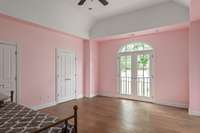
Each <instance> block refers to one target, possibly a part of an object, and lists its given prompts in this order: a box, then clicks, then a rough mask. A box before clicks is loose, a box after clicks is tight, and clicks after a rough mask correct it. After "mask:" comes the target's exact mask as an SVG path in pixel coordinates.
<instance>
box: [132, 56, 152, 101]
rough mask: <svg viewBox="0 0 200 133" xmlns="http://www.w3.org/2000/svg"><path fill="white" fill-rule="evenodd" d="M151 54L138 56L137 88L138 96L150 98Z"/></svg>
mask: <svg viewBox="0 0 200 133" xmlns="http://www.w3.org/2000/svg"><path fill="white" fill-rule="evenodd" d="M151 57H152V56H151V54H145V53H144V54H136V63H137V65H136V67H137V68H136V76H135V78H134V79H135V80H136V86H137V96H139V97H146V98H150V97H151V96H152V93H151V81H152V73H151Z"/></svg>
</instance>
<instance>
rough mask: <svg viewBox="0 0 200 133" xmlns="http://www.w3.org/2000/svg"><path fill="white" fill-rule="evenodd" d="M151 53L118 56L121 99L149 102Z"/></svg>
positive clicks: (150, 96) (151, 77) (150, 97)
mask: <svg viewBox="0 0 200 133" xmlns="http://www.w3.org/2000/svg"><path fill="white" fill-rule="evenodd" d="M152 57H153V55H152V52H151V51H140V52H132V53H125V54H124V53H123V54H120V55H119V94H120V96H122V97H126V98H131V99H135V100H141V101H151V99H152V96H153V91H152V79H153V76H152V75H153V74H152Z"/></svg>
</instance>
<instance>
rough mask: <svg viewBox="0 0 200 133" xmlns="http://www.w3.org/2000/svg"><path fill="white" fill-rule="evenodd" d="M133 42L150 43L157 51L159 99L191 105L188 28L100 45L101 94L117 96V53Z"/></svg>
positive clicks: (164, 101)
mask: <svg viewBox="0 0 200 133" xmlns="http://www.w3.org/2000/svg"><path fill="white" fill-rule="evenodd" d="M131 41H142V42H146V43H148V44H149V45H151V46H152V47H153V48H154V52H155V54H154V56H155V58H154V71H155V75H154V77H155V79H154V81H155V82H154V89H155V100H156V101H158V102H160V103H174V104H183V105H185V104H188V101H189V97H188V92H189V83H188V82H189V79H188V29H182V30H177V31H169V32H163V33H157V34H151V35H146V36H140V37H136V38H128V39H119V40H110V41H103V42H100V44H99V60H100V61H99V67H100V68H99V74H100V75H99V78H100V79H99V93H100V94H103V95H116V94H117V92H116V91H117V51H118V50H119V48H120V47H121V46H123V45H125V44H127V43H128V42H131Z"/></svg>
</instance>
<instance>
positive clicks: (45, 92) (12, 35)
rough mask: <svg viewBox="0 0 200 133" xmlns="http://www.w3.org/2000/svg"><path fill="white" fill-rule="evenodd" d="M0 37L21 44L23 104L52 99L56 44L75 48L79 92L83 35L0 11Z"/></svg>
mask: <svg viewBox="0 0 200 133" xmlns="http://www.w3.org/2000/svg"><path fill="white" fill-rule="evenodd" d="M0 40H1V41H8V42H16V43H18V44H19V45H20V51H21V53H20V54H21V68H20V71H21V103H22V104H25V105H28V106H35V105H41V104H45V103H49V102H53V101H54V100H55V49H56V48H64V49H67V50H72V51H75V53H76V55H77V66H78V68H77V81H78V82H77V88H78V95H82V91H83V44H84V41H83V39H80V38H77V37H74V36H70V35H67V34H64V33H58V32H55V31H51V30H49V29H46V28H43V27H40V26H36V25H32V24H30V23H25V22H23V21H18V20H15V19H13V18H10V17H7V16H4V15H0Z"/></svg>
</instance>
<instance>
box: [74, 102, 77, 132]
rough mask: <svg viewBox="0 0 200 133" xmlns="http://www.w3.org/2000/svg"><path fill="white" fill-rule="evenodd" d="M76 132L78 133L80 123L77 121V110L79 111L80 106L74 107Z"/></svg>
mask: <svg viewBox="0 0 200 133" xmlns="http://www.w3.org/2000/svg"><path fill="white" fill-rule="evenodd" d="M73 109H74V132H75V133H78V121H77V117H78V113H77V110H78V106H76V105H75V106H74V108H73Z"/></svg>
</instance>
